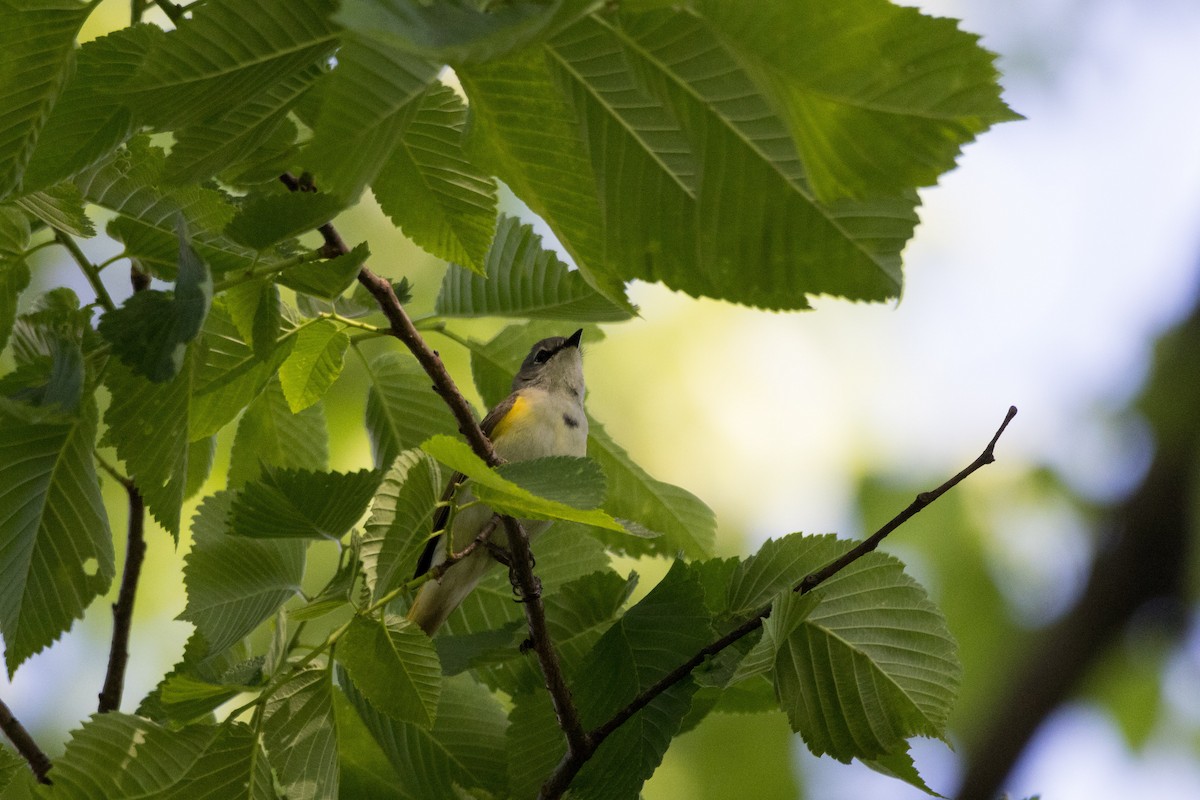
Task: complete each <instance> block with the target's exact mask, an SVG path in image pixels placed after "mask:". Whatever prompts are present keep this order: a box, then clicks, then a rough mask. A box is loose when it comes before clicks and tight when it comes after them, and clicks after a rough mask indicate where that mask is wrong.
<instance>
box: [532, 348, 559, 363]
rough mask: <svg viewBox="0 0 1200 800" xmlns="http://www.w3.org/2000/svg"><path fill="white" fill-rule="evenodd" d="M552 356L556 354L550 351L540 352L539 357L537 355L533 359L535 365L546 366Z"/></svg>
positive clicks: (538, 352)
mask: <svg viewBox="0 0 1200 800" xmlns="http://www.w3.org/2000/svg"><path fill="white" fill-rule="evenodd" d="M552 355H554V353H552V352H551V351H549V350H538V351H537V355H535V356H534V357H533V363H535V364H545V363H546V362H547V361H549V360H550V356H552Z"/></svg>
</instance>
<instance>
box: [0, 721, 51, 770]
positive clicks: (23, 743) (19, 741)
mask: <svg viewBox="0 0 1200 800" xmlns="http://www.w3.org/2000/svg"><path fill="white" fill-rule="evenodd" d="M0 730H3V731H4V735H5V736H7V737H8V740H9V741H10V742H12V743H13V747H15V748H17V752H18V753H20V754H21V757H22V758H24V759H25V760H26V761H27V762H29V768H30V769H32V770H33V774H34V776H36V777H37V780H38V783H44V784H46V785H47V786H50V785H51V784H52V783H53V781H51V780H50V777H49V772H50V767H51V766H52V764H51V763H50V758H49V756H47V755H46V754H45V753H43V752H42V748H40V747H38V746H37V742H35V741H34V740H33V737H32V736H30V735H29V731H27V730H25V726H24V725H22V724H21V722H20V720H18V719H17V718H16V717H14V716H13V713H12V710H11V709H9V707H8V706H7V705H6V704H5V703H4V701H3V700H0Z"/></svg>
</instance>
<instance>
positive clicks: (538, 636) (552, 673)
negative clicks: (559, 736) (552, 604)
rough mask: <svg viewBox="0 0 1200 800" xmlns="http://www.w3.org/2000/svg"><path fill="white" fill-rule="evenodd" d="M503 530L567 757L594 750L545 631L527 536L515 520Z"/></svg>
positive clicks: (506, 522)
mask: <svg viewBox="0 0 1200 800" xmlns="http://www.w3.org/2000/svg"><path fill="white" fill-rule="evenodd" d="M503 519H504V529H505V532H506V533H508V547H509V550H511V551H512V556H513V557H512V563H511V564H510V565H509V570H510V571H511V573H512V575H513V577H514V578H515V579H516V584H517V586H518V587H519V588H520V589H521V602H522V605H523V606H524V607H525V621H526V622H527V623H528V624H529V641H530V643H531V644H532V646H533V652H534V653H535V654H536V655H537V659H538V664H539V665H541V668H542V677H544V678H545V679H546V691H548V692H549V693H550V700H551V702H552V703H553V704H554V714H555V716H557V717H558V727H559V728H561V729H562V732H563V735H564V736H566V738H567V754H568V755H570V754H572V753H576V754H581V753H585V752H589V751H591V750H595V748H594V747H593V746H592V745H591V743H590V742H589V741H588V735H587V734H586V733H585V732H584V730H583V721H582V720H581V719H580V718H579V709H578V708H576V707H575V701H574V700H573V699H572V697H571V688H570V687H569V686H568V685H567V676H566V675H565V674H564V673H563V669H562V663H561V662H560V661H559V660H558V651H557V650H555V649H554V644H553V642H552V640H551V639H550V631H549V630H548V629H547V627H546V608H545V606H543V605H542V584H541V582H540V581H539V580H538V579H537V576H536V575H534V574H533V553H532V552H531V551H530V549H529V536H528V534H526V533H525V529H524V528H523V527H522V526H521V523H519V522H518V521H517V520H515V519H513V518H512V517H504V518H503Z"/></svg>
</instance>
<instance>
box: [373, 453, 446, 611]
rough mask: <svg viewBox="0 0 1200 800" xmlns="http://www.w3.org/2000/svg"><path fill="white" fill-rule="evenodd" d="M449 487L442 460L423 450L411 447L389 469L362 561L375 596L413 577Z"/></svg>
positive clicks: (380, 491) (378, 493)
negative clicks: (439, 502) (415, 565)
mask: <svg viewBox="0 0 1200 800" xmlns="http://www.w3.org/2000/svg"><path fill="white" fill-rule="evenodd" d="M444 485H445V479H444V478H443V477H442V472H441V470H440V469H439V468H438V464H437V462H436V461H434V460H433V459H432V458H430V457H429V456H427V455H425V454H424V453H422V452H421V451H419V450H415V449H414V450H405V451H404V452H402V453H401V454H400V455H399V456H398V457H397V458H396V460H395V461H394V462H393V464H392V466H391V468H390V469H388V472H387V474H386V475H385V476H384V479H383V483H382V484H381V485H380V486H379V491H378V492H377V493H376V494H375V500H374V502H373V503H372V506H371V517H370V519H368V520H367V524H366V527H365V529H364V531H363V540H362V565H363V571H364V572H365V573H366V576H367V585H368V586H369V587H370V588H371V597H372V598H373V599H375V600H378V599H379V598H380V597H382V596H383V595H385V594H387V593H388V592H390V591H392V590H393V589H395V588H396V587H397V586H399V585H400V584H401V583H403V582H404V581H406V580H408V579H409V578H410V577H411V575H412V571H413V565H414V564H416V563H417V557H418V556H419V555H420V554H421V551H422V550H423V549H424V548H425V543H426V542H427V541H428V540H429V536H430V534H431V533H432V532H433V517H434V514H435V513H436V511H437V503H438V501H439V500H440V499H441V495H442V489H443V487H444Z"/></svg>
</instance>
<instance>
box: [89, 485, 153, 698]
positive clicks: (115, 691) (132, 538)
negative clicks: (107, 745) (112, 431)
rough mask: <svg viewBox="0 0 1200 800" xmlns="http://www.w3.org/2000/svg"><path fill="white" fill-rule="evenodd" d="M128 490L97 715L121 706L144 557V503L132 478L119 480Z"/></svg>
mask: <svg viewBox="0 0 1200 800" xmlns="http://www.w3.org/2000/svg"><path fill="white" fill-rule="evenodd" d="M121 483H122V484H123V485H124V486H125V491H126V492H128V493H129V535H128V539H127V544H126V545H125V569H124V571H123V572H122V574H121V589H120V591H119V592H118V593H117V602H115V603H113V607H112V611H113V632H112V645H111V646H110V647H109V649H108V670H107V672H105V674H104V686H103V688H101V690H100V705H99V707H98V708H97V711H99V712H100V713H101V714H104V713H106V712H108V711H116V710H117V709H119V708H120V707H121V694H122V693H123V692H124V690H125V669H126V667H127V666H128V665H129V635H130V633H131V631H132V628H133V603H134V600H135V599H136V597H137V586H138V579H139V578H140V577H141V574H142V562H143V561H144V560H145V558H146V537H145V531H146V504H145V502H144V501H143V500H142V494H141V492H139V491H138V488H137V486H136V485H134V483H133V481H131V480H129V479H128V478H125V479H124V480H122V481H121Z"/></svg>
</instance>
